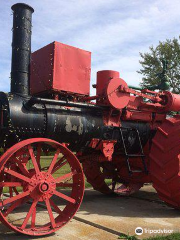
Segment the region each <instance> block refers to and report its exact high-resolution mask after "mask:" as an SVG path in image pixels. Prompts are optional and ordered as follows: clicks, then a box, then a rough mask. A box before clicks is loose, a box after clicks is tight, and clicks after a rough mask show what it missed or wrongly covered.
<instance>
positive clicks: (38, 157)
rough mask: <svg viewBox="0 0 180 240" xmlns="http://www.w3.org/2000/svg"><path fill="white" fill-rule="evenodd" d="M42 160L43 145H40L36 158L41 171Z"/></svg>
mask: <svg viewBox="0 0 180 240" xmlns="http://www.w3.org/2000/svg"><path fill="white" fill-rule="evenodd" d="M40 159H41V143H39V144H38V147H37V156H36V161H37V164H38V166H39V169H41V165H40Z"/></svg>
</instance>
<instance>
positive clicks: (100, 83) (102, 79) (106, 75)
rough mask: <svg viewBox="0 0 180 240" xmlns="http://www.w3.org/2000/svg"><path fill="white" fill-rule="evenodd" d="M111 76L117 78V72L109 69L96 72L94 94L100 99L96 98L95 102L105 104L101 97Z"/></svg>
mask: <svg viewBox="0 0 180 240" xmlns="http://www.w3.org/2000/svg"><path fill="white" fill-rule="evenodd" d="M113 78H119V72H116V71H111V70H103V71H99V72H97V82H96V95H97V96H99V97H100V99H99V100H97V104H105V101H104V99H102V97H103V98H105V97H106V89H107V86H108V84H109V82H110V81H111V79H113Z"/></svg>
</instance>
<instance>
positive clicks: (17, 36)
mask: <svg viewBox="0 0 180 240" xmlns="http://www.w3.org/2000/svg"><path fill="white" fill-rule="evenodd" d="M11 9H12V10H13V30H12V31H13V37H12V63H11V92H12V93H18V94H21V95H29V72H30V71H29V69H30V56H31V27H32V26H31V21H32V13H33V12H34V9H33V8H32V7H30V6H29V5H27V4H24V3H17V4H15V5H13V6H12V7H11Z"/></svg>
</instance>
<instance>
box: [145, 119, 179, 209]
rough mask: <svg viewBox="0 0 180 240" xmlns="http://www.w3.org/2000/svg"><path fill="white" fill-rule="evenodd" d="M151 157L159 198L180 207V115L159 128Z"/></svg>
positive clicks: (151, 166) (152, 176) (151, 171)
mask: <svg viewBox="0 0 180 240" xmlns="http://www.w3.org/2000/svg"><path fill="white" fill-rule="evenodd" d="M149 157H150V175H151V178H152V182H153V186H154V188H155V189H156V191H157V193H158V195H159V198H160V199H162V200H163V201H164V202H166V203H167V204H168V205H171V206H172V207H174V208H178V209H180V116H175V117H173V118H169V119H166V120H165V122H164V123H163V124H162V125H161V126H160V127H159V128H158V129H157V133H156V135H155V137H154V139H153V142H152V147H151V151H150V156H149Z"/></svg>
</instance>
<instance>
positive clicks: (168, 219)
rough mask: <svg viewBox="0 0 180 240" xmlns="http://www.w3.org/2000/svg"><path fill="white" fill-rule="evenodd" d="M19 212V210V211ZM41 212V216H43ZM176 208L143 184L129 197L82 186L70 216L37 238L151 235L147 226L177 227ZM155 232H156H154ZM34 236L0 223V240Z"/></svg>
mask: <svg viewBox="0 0 180 240" xmlns="http://www.w3.org/2000/svg"><path fill="white" fill-rule="evenodd" d="M22 214H23V213H22ZM46 215H47V214H46V213H44V216H43V217H47V216H46ZM179 223H180V211H177V210H174V209H172V208H170V207H168V206H166V205H165V204H164V203H163V202H161V201H160V200H159V199H158V197H157V194H156V192H155V191H154V189H153V188H152V187H151V186H150V185H147V186H145V187H143V188H142V189H141V190H140V191H139V192H138V193H136V194H134V195H133V196H131V197H107V196H104V195H102V194H101V193H98V192H96V191H94V190H86V191H85V196H84V200H83V203H82V205H81V208H80V210H79V211H78V213H77V214H76V216H75V217H74V219H73V220H71V221H70V223H69V224H67V225H66V226H65V227H63V228H62V229H60V230H59V231H57V232H56V233H55V234H53V235H50V236H47V237H43V238H38V239H39V240H42V239H45V240H64V239H66V240H76V239H77V240H78V239H79V240H101V239H102V240H115V239H116V240H117V239H118V236H120V235H121V234H122V233H124V234H129V235H135V229H136V228H137V227H141V228H143V230H144V233H143V234H142V235H141V236H138V237H139V238H141V239H142V238H145V237H148V236H153V234H150V233H147V232H145V231H147V230H159V229H161V230H164V229H166V230H173V231H174V232H177V231H179V228H180V224H179ZM156 235H157V234H156ZM24 239H32V240H33V239H37V237H36V238H34V237H28V236H23V235H19V234H16V233H13V232H11V231H10V230H9V229H7V228H6V227H5V226H4V225H3V224H0V240H24Z"/></svg>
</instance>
